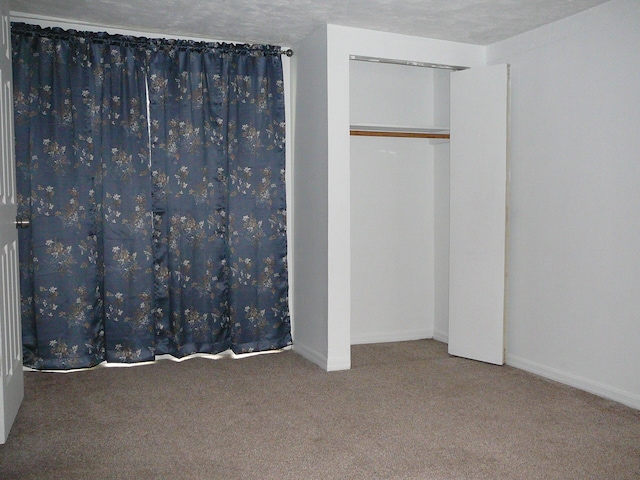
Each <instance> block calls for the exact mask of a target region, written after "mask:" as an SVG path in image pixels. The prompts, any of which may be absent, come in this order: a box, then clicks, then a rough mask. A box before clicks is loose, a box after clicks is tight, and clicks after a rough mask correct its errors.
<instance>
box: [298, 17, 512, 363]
mask: <svg viewBox="0 0 640 480" xmlns="http://www.w3.org/2000/svg"><path fill="white" fill-rule="evenodd" d="M485 58H486V57H485V56H484V51H483V49H482V48H476V47H475V46H472V45H463V44H454V43H451V42H443V41H437V40H432V39H422V38H416V37H407V36H402V35H394V34H389V33H383V32H374V31H369V30H362V29H355V28H349V27H341V26H337V25H327V26H326V28H323V29H319V30H317V31H316V32H314V33H313V34H312V35H310V36H309V37H308V38H306V39H305V40H304V41H303V42H301V43H300V44H299V45H297V46H296V55H295V56H294V57H293V59H292V61H293V63H292V74H293V78H294V87H293V89H294V91H295V102H294V103H295V109H294V117H295V122H294V131H295V135H294V144H295V150H294V156H293V157H294V159H293V178H294V181H293V183H294V187H293V190H294V194H293V220H294V221H293V239H294V241H293V249H292V252H293V253H292V258H293V272H294V274H293V280H294V281H293V289H292V290H293V297H294V301H293V304H294V314H293V317H294V320H293V322H294V330H295V331H294V349H296V350H297V351H298V353H300V354H301V355H303V356H305V357H306V358H308V359H310V360H311V361H313V362H315V363H317V364H318V365H320V366H321V367H323V368H325V369H327V370H342V369H348V368H350V366H351V364H350V351H351V345H352V344H356V343H379V342H389V341H401V340H410V339H418V338H435V339H437V340H441V341H444V342H447V343H448V344H449V352H450V353H451V354H453V355H458V356H463V357H468V358H474V359H476V360H483V361H488V362H492V363H498V364H501V363H503V361H504V324H505V305H504V298H505V294H504V293H505V292H504V288H505V272H506V269H505V265H506V261H505V252H506V248H505V247H506V198H507V195H506V191H507V162H506V159H507V117H508V92H507V86H508V69H507V66H506V65H496V66H490V67H488V66H486V63H485ZM452 66H454V67H452ZM456 66H459V67H456ZM447 137H448V138H447Z"/></svg>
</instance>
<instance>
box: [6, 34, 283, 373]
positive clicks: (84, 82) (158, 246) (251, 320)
mask: <svg viewBox="0 0 640 480" xmlns="http://www.w3.org/2000/svg"><path fill="white" fill-rule="evenodd" d="M12 40H13V58H14V62H13V64H14V104H15V125H16V162H17V167H18V169H17V170H18V191H19V199H18V200H19V213H20V215H22V216H23V217H28V218H31V220H32V227H31V228H30V229H27V230H21V231H20V264H21V288H22V297H23V299H22V300H23V301H22V305H23V312H22V316H23V343H24V361H25V364H26V365H28V366H30V367H33V368H40V369H69V368H81V367H89V366H93V365H95V364H97V363H100V362H102V361H105V360H106V361H109V362H139V361H146V360H152V359H153V358H154V357H155V355H157V354H165V353H168V354H171V355H174V356H177V357H183V356H185V355H190V354H192V353H218V352H221V351H224V350H226V349H229V348H231V349H232V350H233V351H234V352H236V353H242V352H249V351H259V350H266V349H275V348H281V347H284V346H286V345H289V344H290V343H291V334H290V322H289V313H288V304H287V302H288V280H287V265H286V252H287V245H286V222H285V217H286V203H285V190H284V189H285V184H284V158H285V157H284V148H285V143H284V101H283V98H284V94H283V85H282V65H281V60H280V58H279V56H278V55H276V54H275V53H274V50H273V48H272V47H265V48H263V49H260V48H257V47H255V46H240V47H238V48H236V49H234V48H233V47H231V46H229V45H226V44H202V43H193V42H181V41H162V40H147V39H141V38H134V37H124V36H109V35H106V34H90V33H87V32H74V31H64V30H61V29H40V28H39V27H33V26H28V25H24V24H14V25H13V32H12ZM147 90H148V91H149V112H150V116H149V117H148V115H147V94H146V92H147ZM149 131H150V132H151V136H149V134H148V132H149Z"/></svg>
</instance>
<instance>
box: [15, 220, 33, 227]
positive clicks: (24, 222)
mask: <svg viewBox="0 0 640 480" xmlns="http://www.w3.org/2000/svg"><path fill="white" fill-rule="evenodd" d="M30 226H31V220H29V219H28V218H16V228H29V227H30Z"/></svg>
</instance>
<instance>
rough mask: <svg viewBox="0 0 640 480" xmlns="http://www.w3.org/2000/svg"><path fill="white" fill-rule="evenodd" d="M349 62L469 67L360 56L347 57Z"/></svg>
mask: <svg viewBox="0 0 640 480" xmlns="http://www.w3.org/2000/svg"><path fill="white" fill-rule="evenodd" d="M349 58H350V59H351V60H356V61H359V62H373V63H390V64H392V65H407V66H410V67H426V68H440V69H443V70H466V69H467V68H469V67H460V66H457V65H442V64H439V63H428V62H414V61H412V60H395V59H392V58H378V57H365V56H362V55H349Z"/></svg>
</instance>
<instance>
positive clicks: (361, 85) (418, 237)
mask: <svg viewBox="0 0 640 480" xmlns="http://www.w3.org/2000/svg"><path fill="white" fill-rule="evenodd" d="M450 71H451V70H449V69H445V68H433V67H430V66H424V65H420V66H417V65H408V64H407V63H406V62H392V61H390V60H386V61H385V60H382V61H380V60H379V59H371V58H366V57H357V56H352V57H351V58H350V63H349V100H350V108H349V116H350V135H351V142H350V148H351V154H350V162H351V343H352V344H357V343H371V342H389V341H401V340H413V339H419V338H432V337H434V336H435V337H436V338H438V339H440V340H442V341H446V340H447V337H448V333H447V318H448V283H449V282H448V276H449V272H448V270H449V265H448V258H449V253H448V250H449V214H448V209H449V74H450Z"/></svg>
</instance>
